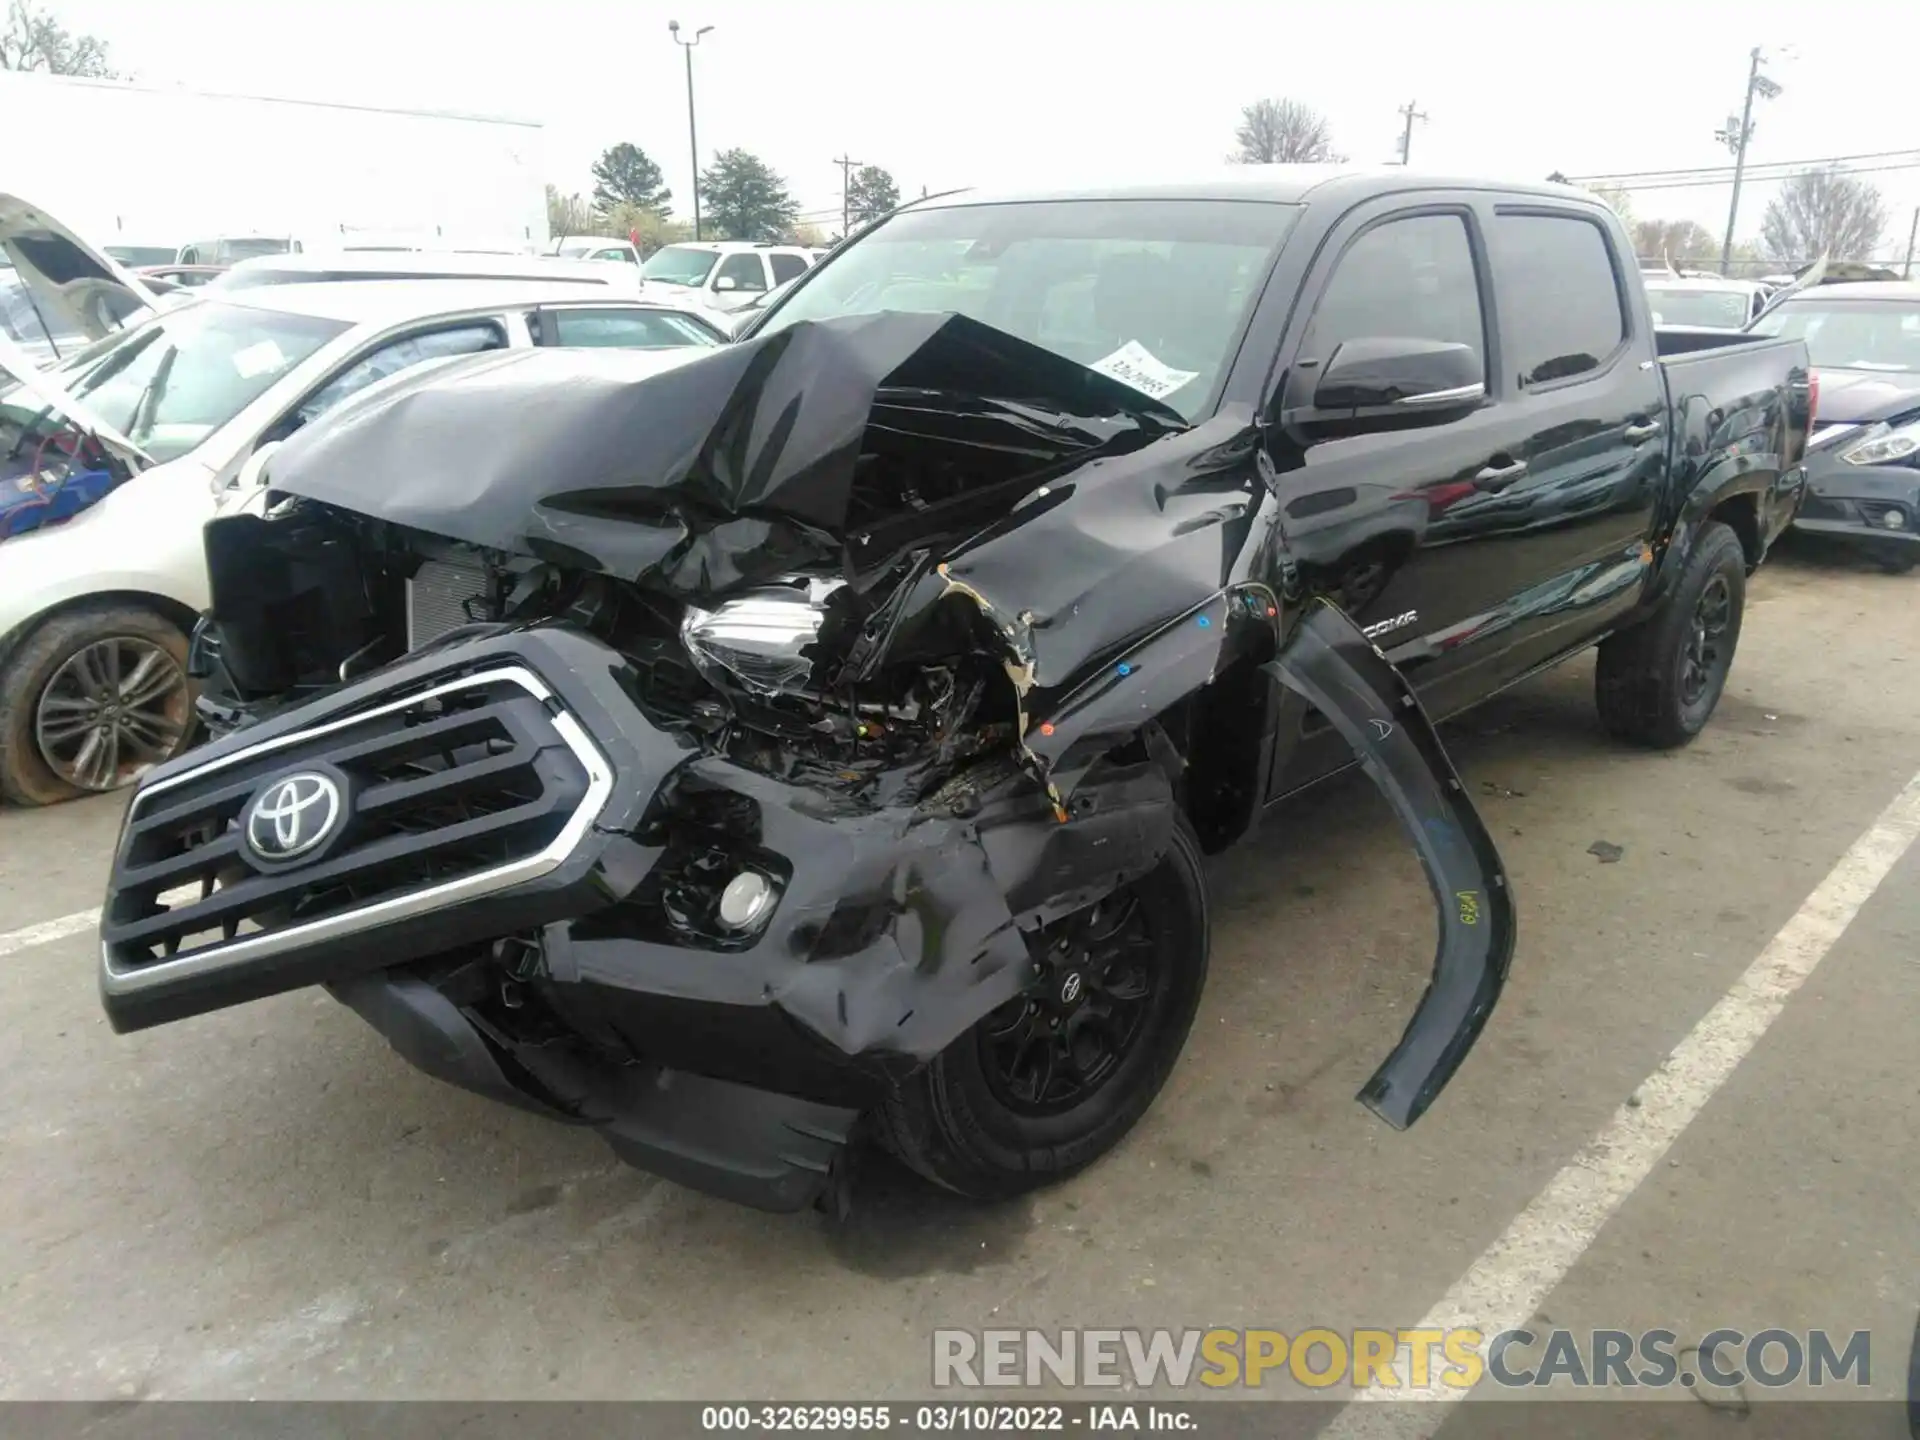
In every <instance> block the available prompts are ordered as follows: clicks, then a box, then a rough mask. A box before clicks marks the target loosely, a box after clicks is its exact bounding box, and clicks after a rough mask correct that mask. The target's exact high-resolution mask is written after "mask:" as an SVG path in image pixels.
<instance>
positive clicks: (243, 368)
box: [233, 340, 287, 380]
mask: <svg viewBox="0 0 1920 1440" xmlns="http://www.w3.org/2000/svg"><path fill="white" fill-rule="evenodd" d="M233 368H234V369H235V370H237V371H238V372H239V373H240V378H241V379H242V380H251V379H253V378H254V376H256V375H271V374H272V373H273V372H274V371H276V370H284V369H286V368H287V357H286V356H285V355H282V354H281V353H280V347H279V346H278V345H276V344H274V343H273V341H271V340H260V341H256V342H255V343H254V344H252V345H249V346H247V348H246V349H244V350H236V351H234V352H233Z"/></svg>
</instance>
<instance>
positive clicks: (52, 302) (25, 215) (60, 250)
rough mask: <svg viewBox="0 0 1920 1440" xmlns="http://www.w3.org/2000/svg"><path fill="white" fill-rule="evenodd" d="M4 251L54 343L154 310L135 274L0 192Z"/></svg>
mask: <svg viewBox="0 0 1920 1440" xmlns="http://www.w3.org/2000/svg"><path fill="white" fill-rule="evenodd" d="M0 252H3V253H4V254H5V257H6V262H7V264H8V265H10V266H11V267H12V269H13V272H14V273H13V278H14V279H16V280H17V281H18V282H19V284H20V285H21V286H22V287H23V288H24V290H25V291H26V294H27V297H28V298H29V299H30V301H31V303H32V305H33V308H34V309H35V310H36V311H37V312H38V315H39V323H40V326H41V327H43V328H44V329H45V331H46V332H47V334H48V335H50V336H51V337H52V338H53V340H54V341H55V342H56V344H59V343H64V342H65V341H66V340H67V339H69V338H72V339H75V340H78V341H79V342H80V344H85V343H87V342H89V341H93V340H99V339H101V338H103V337H104V336H106V335H109V334H111V333H112V332H113V331H115V330H118V329H121V328H123V327H125V326H127V325H130V324H133V323H135V322H136V321H139V320H141V319H144V318H145V317H146V316H147V315H148V314H150V313H151V312H152V311H153V309H154V308H155V302H154V295H153V293H152V292H151V291H150V290H148V289H147V287H146V286H145V285H144V284H142V283H141V282H140V280H139V279H137V278H136V277H135V276H134V275H133V273H132V272H131V271H129V270H127V269H125V268H124V267H123V266H121V265H120V264H119V262H118V261H116V260H114V259H112V258H111V257H109V256H108V255H107V254H106V253H105V252H103V251H101V250H98V249H96V248H94V247H93V246H92V245H90V244H88V243H87V242H86V241H85V240H83V239H81V238H80V237H79V236H78V235H76V234H75V233H74V232H73V231H71V230H69V229H68V228H67V227H66V226H65V225H63V224H61V223H60V221H59V220H57V219H56V218H54V217H53V216H52V215H49V214H47V213H46V212H45V211H44V210H42V209H40V208H39V207H38V206H36V205H34V204H33V202H32V201H30V200H23V199H21V198H20V197H19V196H17V195H8V194H0ZM16 338H19V339H29V338H35V337H29V336H19V337H16ZM74 348H79V346H78V345H76V346H75V347H74Z"/></svg>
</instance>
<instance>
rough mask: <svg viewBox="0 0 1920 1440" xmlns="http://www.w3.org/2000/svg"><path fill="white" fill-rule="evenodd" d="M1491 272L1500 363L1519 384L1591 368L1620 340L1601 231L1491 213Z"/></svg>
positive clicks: (1623, 324)
mask: <svg viewBox="0 0 1920 1440" xmlns="http://www.w3.org/2000/svg"><path fill="white" fill-rule="evenodd" d="M1492 246H1493V275H1494V283H1495V284H1496V285H1498V286H1499V287H1500V315H1501V333H1502V334H1503V335H1504V336H1505V337H1506V340H1507V349H1506V356H1507V363H1508V364H1509V366H1511V368H1512V371H1513V374H1514V376H1515V378H1516V379H1518V381H1519V382H1520V384H1522V385H1544V384H1546V383H1548V382H1549V381H1553V380H1565V379H1568V378H1569V377H1571V376H1574V375H1584V374H1586V373H1587V372H1588V371H1591V370H1598V369H1599V368H1600V367H1601V365H1603V364H1604V363H1605V362H1606V359H1607V357H1608V356H1609V355H1611V354H1613V352H1614V351H1615V350H1617V349H1619V348H1620V343H1621V341H1623V340H1625V339H1626V338H1627V318H1626V306H1625V303H1624V302H1623V300H1622V298H1621V294H1620V283H1619V280H1618V278H1617V277H1616V276H1615V274H1614V267H1613V255H1612V252H1611V250H1610V248H1609V246H1608V245H1607V236H1606V232H1605V231H1603V230H1602V229H1601V228H1600V227H1599V225H1597V224H1595V223H1594V222H1593V221H1591V220H1586V219H1582V218H1580V217H1579V216H1575V215H1497V216H1495V217H1494V221H1493V240H1492Z"/></svg>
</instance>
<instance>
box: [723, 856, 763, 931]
mask: <svg viewBox="0 0 1920 1440" xmlns="http://www.w3.org/2000/svg"><path fill="white" fill-rule="evenodd" d="M773 900H774V894H773V882H772V881H771V880H769V879H767V877H766V876H764V875H762V874H761V873H760V872H759V871H757V870H742V871H741V872H740V873H739V874H738V875H736V876H734V877H733V879H731V880H729V881H728V882H727V888H726V889H724V890H722V891H721V892H720V907H719V912H718V914H719V919H720V923H721V924H722V925H724V926H726V927H727V929H729V930H753V929H757V928H758V927H759V926H760V925H761V924H763V923H764V922H765V921H766V918H767V916H768V915H770V914H772V913H773Z"/></svg>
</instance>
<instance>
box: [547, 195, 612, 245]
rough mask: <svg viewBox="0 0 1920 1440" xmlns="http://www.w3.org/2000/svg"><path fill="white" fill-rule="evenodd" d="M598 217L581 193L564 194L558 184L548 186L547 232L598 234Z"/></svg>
mask: <svg viewBox="0 0 1920 1440" xmlns="http://www.w3.org/2000/svg"><path fill="white" fill-rule="evenodd" d="M597 219H598V217H597V216H596V215H595V214H594V213H593V206H591V205H589V204H588V203H587V202H586V201H585V200H583V199H581V198H580V196H579V195H577V194H574V195H562V194H561V193H560V191H559V188H558V187H557V186H553V185H549V186H547V233H548V234H550V235H598V234H599V233H600V231H599V228H598V227H597V225H596V224H595V221H596V220H597Z"/></svg>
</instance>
